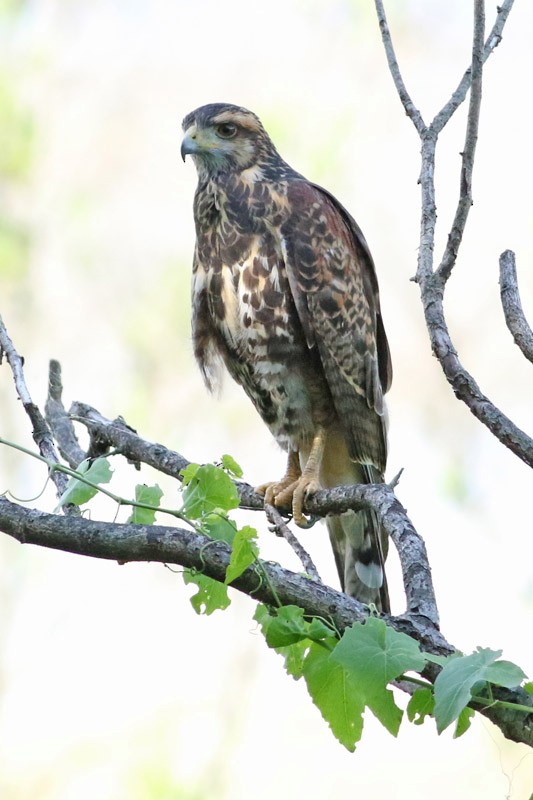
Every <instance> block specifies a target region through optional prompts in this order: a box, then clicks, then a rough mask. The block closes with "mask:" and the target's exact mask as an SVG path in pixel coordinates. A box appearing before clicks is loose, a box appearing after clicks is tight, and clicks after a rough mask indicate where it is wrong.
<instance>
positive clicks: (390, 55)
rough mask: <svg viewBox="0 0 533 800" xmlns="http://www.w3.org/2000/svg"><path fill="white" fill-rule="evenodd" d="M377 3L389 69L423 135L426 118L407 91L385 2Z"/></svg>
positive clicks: (414, 121) (401, 97)
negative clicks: (393, 41) (384, 5)
mask: <svg viewBox="0 0 533 800" xmlns="http://www.w3.org/2000/svg"><path fill="white" fill-rule="evenodd" d="M375 4H376V13H377V16H378V22H379V29H380V31H381V38H382V40H383V46H384V48H385V54H386V56H387V62H388V64H389V70H390V73H391V75H392V79H393V81H394V85H395V86H396V91H397V92H398V95H399V97H400V100H401V101H402V105H403V107H404V109H405V113H406V114H407V116H408V117H409V119H410V120H411V121H412V123H413V125H414V126H415V128H416V129H417V131H418V133H419V135H420V136H423V135H424V134H425V133H426V131H427V126H426V123H425V122H424V120H423V119H422V115H421V113H420V111H419V110H418V109H417V108H416V106H415V104H414V103H413V101H412V99H411V95H410V94H409V92H408V91H407V87H406V85H405V82H404V80H403V77H402V73H401V72H400V67H399V66H398V60H397V58H396V53H395V51H394V45H393V43H392V37H391V33H390V29H389V23H388V22H387V15H386V14H385V9H384V7H383V2H382V0H375Z"/></svg>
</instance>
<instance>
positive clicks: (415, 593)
mask: <svg viewBox="0 0 533 800" xmlns="http://www.w3.org/2000/svg"><path fill="white" fill-rule="evenodd" d="M71 412H72V413H73V414H74V419H77V420H78V421H79V422H81V423H83V424H84V425H86V426H87V428H88V430H89V432H90V434H91V436H96V437H97V438H98V440H99V441H100V442H101V443H105V444H106V445H107V446H108V447H113V448H114V449H115V451H116V452H118V453H121V454H122V455H123V456H125V457H126V458H128V459H129V460H131V461H136V462H142V463H145V464H149V465H150V466H152V467H154V468H155V469H157V470H159V471H161V472H164V473H165V474H167V475H171V476H172V477H174V478H178V479H179V477H180V471H181V470H182V469H184V468H185V467H186V466H187V465H188V463H189V462H188V461H187V459H185V458H184V457H183V456H181V455H180V454H179V453H176V452H174V451H172V450H168V449H167V448H166V447H164V446H163V445H159V444H157V445H156V444H152V443H151V442H146V441H145V440H144V439H141V437H140V436H138V435H137V434H136V433H135V432H134V431H133V430H132V429H131V428H129V427H128V426H127V425H126V423H125V422H124V421H123V420H113V421H111V420H108V419H106V418H105V417H103V416H102V415H101V414H100V413H99V412H98V411H96V410H95V409H94V408H91V406H88V405H86V404H83V403H74V404H73V406H72V408H71ZM236 485H237V489H238V491H239V496H240V499H241V507H242V508H249V509H252V510H263V508H264V501H263V498H262V497H261V496H260V495H258V494H257V493H256V492H255V491H254V489H253V488H252V487H251V486H249V485H248V484H246V483H243V482H241V481H237V482H236ZM362 508H373V509H374V510H375V511H377V512H378V514H379V515H380V518H381V520H382V524H383V526H384V528H385V530H386V531H387V533H388V534H389V536H390V537H391V539H392V541H393V542H394V545H395V547H396V549H397V550H398V555H399V558H400V563H401V566H402V575H403V582H404V588H405V594H406V600H407V609H408V612H409V613H411V614H416V615H423V616H425V617H427V618H428V619H429V620H431V621H432V622H433V624H435V625H438V611H437V604H436V600H435V593H434V590H433V584H432V580H431V570H430V567H429V561H428V557H427V552H426V548H425V545H424V541H423V539H422V537H421V536H420V535H419V534H418V533H417V532H416V531H415V529H414V527H413V525H412V523H411V521H410V519H409V517H408V516H407V513H406V511H405V509H404V508H403V506H402V505H401V503H400V502H399V501H398V499H397V498H396V496H395V494H394V492H393V490H392V489H391V488H390V487H389V486H387V485H386V484H376V485H367V486H365V485H358V486H340V487H338V488H336V489H328V490H323V491H320V492H317V493H316V494H315V495H314V496H313V497H310V498H308V499H307V500H306V503H305V510H306V511H307V512H309V513H310V514H317V515H318V516H326V515H327V514H339V513H342V512H343V511H347V510H348V509H353V510H356V511H357V510H359V509H362Z"/></svg>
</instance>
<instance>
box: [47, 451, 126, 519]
mask: <svg viewBox="0 0 533 800" xmlns="http://www.w3.org/2000/svg"><path fill="white" fill-rule="evenodd" d="M76 471H77V472H79V473H80V475H83V476H84V477H85V478H87V480H89V481H91V483H97V484H100V483H109V481H110V480H111V477H112V475H113V470H112V469H111V467H110V466H109V461H108V460H107V458H96V459H95V460H94V461H91V459H89V458H87V459H85V461H82V462H81V464H80V465H79V466H78V469H77V470H76ZM97 493H98V489H95V488H94V486H88V485H87V484H86V483H85V482H84V481H82V480H80V479H79V478H76V477H72V478H70V480H69V482H68V483H67V488H66V489H65V491H64V492H63V494H62V495H61V497H60V498H59V502H58V504H57V507H56V509H55V511H56V512H57V511H59V509H60V508H62V507H63V506H65V505H67V504H68V503H73V504H74V505H76V506H83V505H84V504H85V503H88V502H89V500H91V499H92V498H93V497H94V496H95V494H97Z"/></svg>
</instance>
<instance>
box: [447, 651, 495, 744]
mask: <svg viewBox="0 0 533 800" xmlns="http://www.w3.org/2000/svg"><path fill="white" fill-rule="evenodd" d="M501 654H502V651H501V650H490V649H489V648H479V649H478V650H477V651H476V652H475V653H472V654H471V655H469V656H461V657H460V658H452V659H451V660H450V661H449V662H448V663H447V664H445V665H444V667H443V668H442V671H441V672H440V673H439V675H438V676H437V680H436V681H435V719H436V720H437V730H438V732H439V733H442V731H444V730H445V729H446V728H447V727H448V725H451V723H452V722H453V721H454V720H455V719H457V718H458V716H459V714H460V712H461V711H462V710H463V708H465V706H466V705H467V703H468V702H469V701H470V698H471V697H472V688H473V686H475V684H476V683H478V682H479V681H485V680H487V677H486V676H487V671H488V669H487V668H488V667H489V665H490V664H493V663H494V662H495V661H496V659H497V658H498V657H499V656H501Z"/></svg>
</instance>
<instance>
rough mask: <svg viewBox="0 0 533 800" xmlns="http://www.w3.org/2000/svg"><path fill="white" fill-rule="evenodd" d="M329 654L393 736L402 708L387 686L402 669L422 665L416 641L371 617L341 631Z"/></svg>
mask: <svg viewBox="0 0 533 800" xmlns="http://www.w3.org/2000/svg"><path fill="white" fill-rule="evenodd" d="M332 658H333V659H335V660H336V661H338V663H339V664H341V665H342V666H343V667H344V668H345V669H346V670H347V671H348V672H349V674H350V675H351V676H352V677H353V678H354V679H355V681H356V683H357V686H358V687H359V689H360V691H361V692H362V693H363V694H364V697H365V700H366V703H367V705H368V706H369V707H370V709H371V711H372V713H373V714H374V715H375V716H376V717H377V718H378V719H379V721H380V722H381V723H382V724H383V725H384V726H385V727H386V728H387V730H388V731H389V732H390V733H392V735H393V736H396V735H397V733H398V730H399V727H400V723H401V720H402V714H403V712H402V710H401V709H400V708H398V706H397V705H396V703H395V702H394V697H393V694H392V692H391V691H390V690H388V689H387V688H386V686H387V684H388V683H389V682H390V681H391V680H393V679H394V678H397V677H398V676H399V675H401V674H402V673H403V672H406V671H408V670H416V671H419V670H421V669H423V667H424V664H425V663H426V659H425V658H424V656H423V655H422V653H421V652H420V648H419V645H418V642H416V641H415V640H414V639H411V637H410V636H406V635H405V634H404V633H398V632H397V631H395V630H393V628H389V627H388V626H387V625H386V624H385V623H384V622H383V620H381V619H377V618H376V617H370V618H369V619H367V620H366V622H365V624H364V625H363V624H362V623H360V622H356V623H355V624H354V625H352V627H351V628H347V629H346V630H345V631H344V634H343V637H342V639H341V640H340V642H339V644H338V645H337V647H336V648H335V650H334V652H333V655H332Z"/></svg>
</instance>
